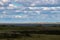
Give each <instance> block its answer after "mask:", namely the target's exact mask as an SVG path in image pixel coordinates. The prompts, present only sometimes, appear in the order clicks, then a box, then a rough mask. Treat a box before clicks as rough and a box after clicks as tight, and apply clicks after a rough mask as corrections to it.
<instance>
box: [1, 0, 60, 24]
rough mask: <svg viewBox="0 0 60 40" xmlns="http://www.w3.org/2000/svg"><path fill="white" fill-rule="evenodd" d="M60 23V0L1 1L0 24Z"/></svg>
mask: <svg viewBox="0 0 60 40" xmlns="http://www.w3.org/2000/svg"><path fill="white" fill-rule="evenodd" d="M29 22H31V23H33V22H60V0H0V23H29Z"/></svg>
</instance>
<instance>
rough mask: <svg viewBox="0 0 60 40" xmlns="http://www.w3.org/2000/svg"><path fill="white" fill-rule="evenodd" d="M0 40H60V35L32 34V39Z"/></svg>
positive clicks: (12, 39)
mask: <svg viewBox="0 0 60 40" xmlns="http://www.w3.org/2000/svg"><path fill="white" fill-rule="evenodd" d="M0 40H60V35H46V34H31V37H25V36H23V37H19V38H5V39H0Z"/></svg>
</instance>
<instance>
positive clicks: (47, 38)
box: [0, 26, 60, 40]
mask: <svg viewBox="0 0 60 40" xmlns="http://www.w3.org/2000/svg"><path fill="white" fill-rule="evenodd" d="M13 30H15V31H19V30H20V31H21V30H24V31H44V30H60V27H21V26H20V27H0V33H1V32H5V31H6V32H7V31H13ZM10 33H11V32H9V34H10ZM25 34H26V33H25ZM57 34H58V33H57ZM0 35H1V34H0ZM20 35H21V34H20ZM29 35H30V36H26V35H24V36H18V37H16V38H2V37H1V36H0V40H60V34H58V35H56V34H45V33H44V34H29Z"/></svg>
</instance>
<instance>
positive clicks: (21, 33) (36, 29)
mask: <svg viewBox="0 0 60 40" xmlns="http://www.w3.org/2000/svg"><path fill="white" fill-rule="evenodd" d="M48 25H49V24H48ZM42 34H44V35H45V36H47V35H60V25H58V24H55V25H50V26H47V25H41V24H40V25H35V26H31V27H30V26H20V25H19V26H17V25H0V39H7V40H10V38H18V39H19V38H20V39H21V38H24V37H27V38H28V37H30V38H33V36H37V35H41V36H42ZM41 36H39V37H36V38H40V37H41ZM51 37H52V36H51ZM59 37H60V36H59ZM43 38H44V37H43ZM28 40H29V39H28ZM36 40H37V39H36ZM41 40H42V39H41ZM56 40H57V39H56Z"/></svg>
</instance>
